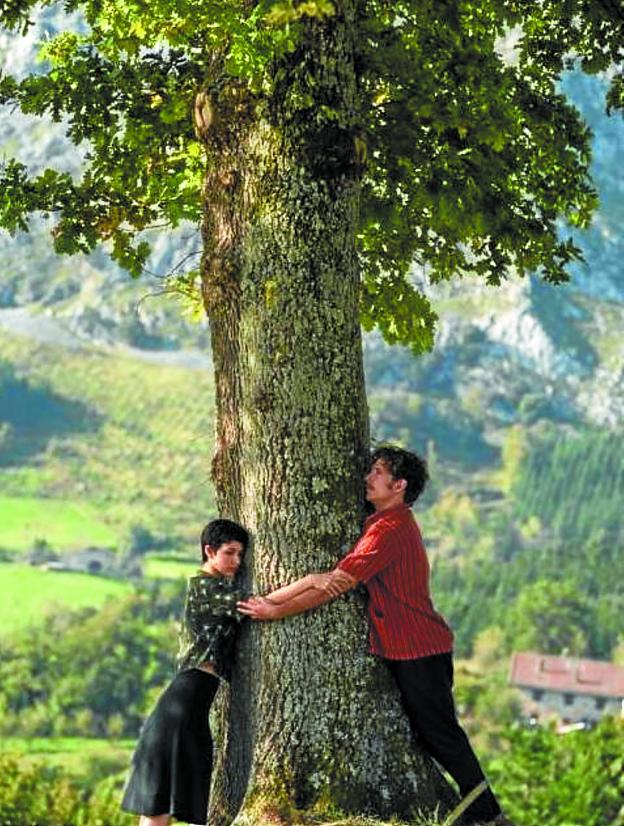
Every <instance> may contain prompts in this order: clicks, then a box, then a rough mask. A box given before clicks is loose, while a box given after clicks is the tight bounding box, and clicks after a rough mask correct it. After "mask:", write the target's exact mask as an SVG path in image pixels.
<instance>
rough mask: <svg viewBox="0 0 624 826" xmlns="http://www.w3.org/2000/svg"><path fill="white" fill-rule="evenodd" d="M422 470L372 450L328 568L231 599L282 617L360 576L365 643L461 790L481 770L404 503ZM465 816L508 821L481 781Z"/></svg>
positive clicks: (390, 452)
mask: <svg viewBox="0 0 624 826" xmlns="http://www.w3.org/2000/svg"><path fill="white" fill-rule="evenodd" d="M427 479H428V474H427V466H426V463H425V461H424V460H423V459H421V458H420V457H418V456H416V455H415V454H414V453H410V452H409V451H407V450H403V449H401V448H397V447H392V446H386V447H381V448H378V449H377V450H375V452H374V453H373V454H372V458H371V466H370V470H369V472H368V474H367V476H366V498H367V500H368V502H369V503H370V504H371V505H372V506H373V508H374V513H373V514H372V515H371V516H369V517H368V519H367V520H366V522H365V525H364V532H363V534H362V536H361V537H360V539H359V540H358V541H357V542H356V543H355V545H354V546H353V548H352V549H351V550H350V551H349V553H348V554H347V555H346V556H345V557H344V559H342V560H341V561H340V562H339V563H338V565H337V566H336V568H335V569H334V570H333V571H330V572H328V573H326V574H310V575H308V576H307V577H303V579H300V580H298V581H297V582H294V583H292V584H291V585H287V586H285V587H284V588H280V589H278V590H276V591H273V592H272V593H271V594H268V595H267V596H266V597H262V598H258V597H256V598H253V599H249V600H246V601H244V602H241V603H239V606H238V607H239V610H240V611H241V612H242V613H244V614H246V615H247V616H249V617H251V618H252V619H256V620H275V619H281V618H282V617H287V616H291V615H293V614H299V613H301V612H303V611H307V610H309V609H310V608H315V607H316V606H318V605H322V604H324V603H326V602H329V601H330V600H332V599H334V598H335V597H337V596H340V595H341V594H343V593H345V592H346V591H348V590H350V589H351V588H353V587H355V586H356V585H357V584H358V583H360V582H362V583H364V584H365V585H366V588H367V590H368V594H369V603H368V613H369V621H370V651H371V653H372V654H375V655H377V656H379V657H381V658H383V659H384V660H385V662H386V664H387V665H388V667H389V669H390V671H391V672H392V674H393V676H394V678H395V680H396V682H397V685H398V687H399V690H400V692H401V697H402V700H403V705H404V707H405V711H406V713H407V716H408V719H409V722H410V726H411V728H412V731H413V732H414V734H415V735H416V736H417V737H418V739H419V740H420V742H421V743H422V744H423V745H424V746H425V748H426V749H427V750H428V751H429V753H430V754H431V755H432V756H433V757H434V758H435V759H436V760H437V761H438V763H439V764H440V765H441V766H443V768H445V769H446V771H448V773H449V774H450V775H451V777H453V779H454V780H455V781H456V783H457V785H458V786H459V791H460V794H461V796H462V798H464V797H466V796H467V795H468V794H469V793H470V792H471V791H472V790H473V789H476V787H477V786H479V785H480V784H482V783H483V781H484V775H483V772H482V770H481V767H480V765H479V762H478V760H477V758H476V756H475V754H474V752H473V750H472V747H471V746H470V743H469V741H468V738H467V737H466V734H465V733H464V730H463V729H462V728H461V727H460V725H459V723H458V721H457V717H456V715H455V704H454V701H453V659H452V649H453V633H452V631H451V629H450V628H449V626H448V625H447V624H446V622H445V620H444V618H443V617H442V615H441V614H439V613H438V612H437V611H436V610H435V609H434V607H433V603H432V600H431V594H430V590H429V562H428V559H427V554H426V552H425V548H424V545H423V541H422V537H421V535H420V530H419V528H418V525H417V524H416V521H415V520H414V517H413V515H412V512H411V510H410V508H411V506H412V504H413V503H414V502H415V501H416V499H417V498H418V497H419V496H420V494H421V493H422V491H423V490H424V487H425V484H426V482H427ZM465 817H466V821H467V822H470V823H474V824H476V823H479V824H481V823H487V824H490V825H491V826H494V825H496V826H512V824H511V823H510V821H509V820H507V818H506V817H505V816H504V815H503V814H502V813H501V809H500V806H499V805H498V803H497V801H496V798H495V797H494V795H493V794H492V792H491V791H490V789H489V787H487V786H486V787H485V790H484V791H483V792H482V793H481V794H479V796H478V797H477V798H476V800H475V801H474V803H472V804H471V805H470V806H469V807H468V809H467V810H466V815H465Z"/></svg>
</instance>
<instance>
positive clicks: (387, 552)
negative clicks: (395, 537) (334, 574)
mask: <svg viewBox="0 0 624 826" xmlns="http://www.w3.org/2000/svg"><path fill="white" fill-rule="evenodd" d="M396 550H397V545H396V543H395V542H393V541H392V537H391V533H390V532H389V531H388V527H387V525H385V524H384V523H383V522H382V521H379V522H376V523H375V524H374V525H371V527H370V528H369V529H368V530H367V531H366V533H365V534H364V535H363V536H362V537H360V539H358V541H357V542H356V543H355V545H354V546H353V548H352V549H351V550H350V551H349V553H348V554H347V555H346V556H345V558H344V559H342V560H341V561H340V562H339V563H338V565H337V566H336V567H337V568H338V569H339V570H341V571H344V572H345V573H346V574H350V575H351V576H352V577H353V578H354V579H357V580H358V582H368V580H369V579H372V578H373V577H374V576H375V574H378V573H379V572H380V571H382V570H383V569H384V568H385V567H386V566H387V565H389V564H390V563H391V562H393V561H394V560H395V559H396Z"/></svg>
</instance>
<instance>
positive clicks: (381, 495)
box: [366, 459, 405, 508]
mask: <svg viewBox="0 0 624 826" xmlns="http://www.w3.org/2000/svg"><path fill="white" fill-rule="evenodd" d="M404 487H405V483H404V482H402V481H401V480H398V479H395V478H394V477H393V476H392V474H391V473H390V471H389V469H388V466H387V465H386V463H385V462H384V461H383V459H377V461H376V462H373V464H372V465H371V467H370V470H369V471H368V473H367V474H366V498H367V499H368V501H369V502H370V503H371V504H373V505H375V507H377V508H378V507H379V506H383V505H385V504H387V503H388V502H389V501H391V500H394V499H396V498H397V497H400V499H401V500H402V499H403V489H404Z"/></svg>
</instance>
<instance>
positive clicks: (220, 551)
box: [206, 539, 244, 576]
mask: <svg viewBox="0 0 624 826" xmlns="http://www.w3.org/2000/svg"><path fill="white" fill-rule="evenodd" d="M206 547H207V549H208V553H207V562H208V565H209V567H210V570H211V572H212V573H214V574H221V576H234V574H235V573H236V572H237V571H238V569H239V568H240V564H241V562H242V561H243V551H244V548H243V545H242V543H241V542H237V541H236V540H234V539H233V540H231V541H230V542H224V543H223V544H222V545H219V547H218V548H212V547H211V546H210V545H207V546H206Z"/></svg>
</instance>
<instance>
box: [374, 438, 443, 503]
mask: <svg viewBox="0 0 624 826" xmlns="http://www.w3.org/2000/svg"><path fill="white" fill-rule="evenodd" d="M377 461H382V462H383V463H384V465H385V466H386V467H387V468H388V470H389V471H390V473H391V475H392V478H393V479H405V481H406V482H407V486H406V488H405V502H407V504H408V505H412V504H413V503H414V502H415V501H416V500H417V499H418V497H419V496H420V494H421V493H422V492H423V490H424V489H425V486H426V484H427V482H428V480H429V472H428V471H427V462H426V460H425V459H422V458H421V457H420V456H418V455H417V454H416V453H412V452H411V451H409V450H404V449H403V448H402V447H396V446H395V445H380V446H379V447H377V448H375V450H373V452H372V453H371V461H370V463H371V465H373V464H374V463H375V462H377Z"/></svg>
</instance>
